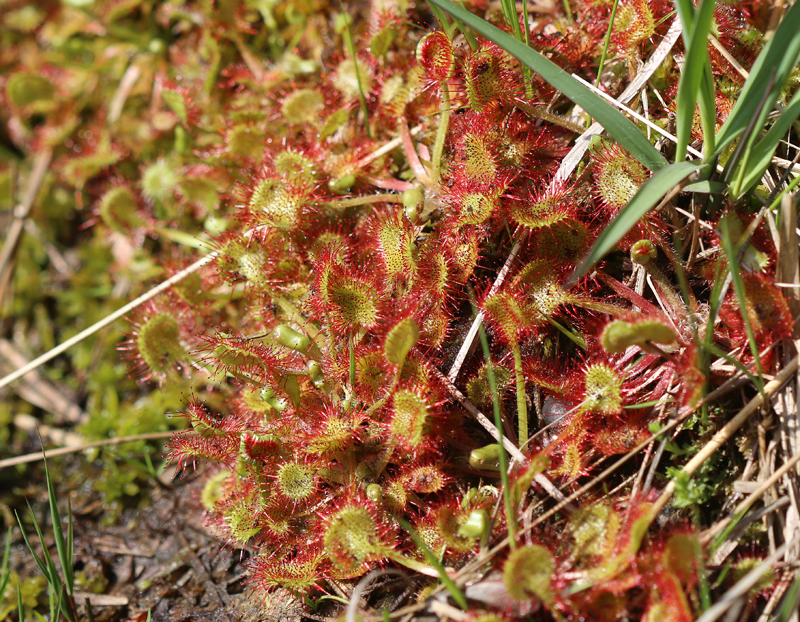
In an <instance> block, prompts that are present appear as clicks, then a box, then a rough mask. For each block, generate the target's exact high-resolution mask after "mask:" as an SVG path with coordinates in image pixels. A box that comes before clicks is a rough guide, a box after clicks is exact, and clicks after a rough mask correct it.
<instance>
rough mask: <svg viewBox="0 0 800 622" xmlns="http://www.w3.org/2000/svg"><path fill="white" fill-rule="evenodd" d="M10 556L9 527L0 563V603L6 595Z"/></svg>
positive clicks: (9, 575) (9, 576)
mask: <svg viewBox="0 0 800 622" xmlns="http://www.w3.org/2000/svg"><path fill="white" fill-rule="evenodd" d="M10 554H11V526H10V525H9V527H8V534H7V535H6V548H5V550H4V551H3V561H2V562H1V563H0V602H2V600H3V596H4V595H5V593H6V586H7V585H8V580H9V579H10V578H11V572H10V571H9V569H8V556H9V555H10Z"/></svg>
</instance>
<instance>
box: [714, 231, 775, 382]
mask: <svg viewBox="0 0 800 622" xmlns="http://www.w3.org/2000/svg"><path fill="white" fill-rule="evenodd" d="M730 218H735V216H730V215H728V216H725V217H724V218H722V219H721V220H720V221H719V225H718V227H717V231H718V232H719V234H720V245H721V246H722V251H723V252H724V253H725V256H726V258H727V260H728V270H730V273H731V280H732V282H733V290H734V292H735V293H736V300H737V302H738V303H739V309H740V310H741V313H742V320H744V328H745V332H746V333H747V341H748V342H749V344H750V353H751V354H752V355H753V361H754V362H755V364H756V371H757V372H758V378H759V383H758V384H757V386H758V389H759V391H761V390H762V387H763V386H764V378H763V374H762V371H761V357H760V356H759V353H758V343H756V337H755V334H754V333H753V327H752V325H751V323H750V317H749V314H748V313H747V292H746V290H745V285H744V279H742V267H741V265H739V258H738V256H737V250H738V249H737V248H736V247H735V243H734V241H733V234H732V232H731V224H730Z"/></svg>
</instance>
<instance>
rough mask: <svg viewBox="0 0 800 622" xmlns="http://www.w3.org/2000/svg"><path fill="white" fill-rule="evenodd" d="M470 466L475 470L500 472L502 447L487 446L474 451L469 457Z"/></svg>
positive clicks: (494, 444)
mask: <svg viewBox="0 0 800 622" xmlns="http://www.w3.org/2000/svg"><path fill="white" fill-rule="evenodd" d="M469 465H470V466H471V467H472V468H473V469H483V470H484V471H499V470H500V446H499V445H498V444H497V443H492V444H491V445H486V447H480V448H478V449H474V450H472V453H470V455H469Z"/></svg>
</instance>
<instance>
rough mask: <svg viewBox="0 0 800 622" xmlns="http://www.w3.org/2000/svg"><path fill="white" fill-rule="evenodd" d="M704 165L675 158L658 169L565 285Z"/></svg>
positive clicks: (602, 234)
mask: <svg viewBox="0 0 800 622" xmlns="http://www.w3.org/2000/svg"><path fill="white" fill-rule="evenodd" d="M701 167H702V165H701V164H698V163H694V162H675V163H674V164H670V165H669V166H667V167H666V168H662V169H661V170H660V171H658V172H656V173H655V174H654V175H653V176H652V177H651V178H650V179H648V180H647V181H646V182H645V183H644V185H643V186H642V187H641V188H639V192H637V193H636V195H635V196H634V197H633V198H632V199H631V200H630V203H628V204H627V205H626V206H625V207H623V208H622V209H621V210H620V212H619V214H617V215H616V216H615V217H614V220H612V221H611V222H610V223H609V225H608V226H607V227H606V228H605V229H603V231H602V233H601V234H600V235H599V236H598V237H597V240H595V243H594V246H592V248H591V250H590V251H589V253H588V254H587V255H586V257H585V258H584V260H583V261H582V262H581V264H580V265H579V266H578V267H577V268H576V269H575V272H573V274H572V276H570V277H569V279H567V282H566V283H564V287H571V286H572V285H574V284H575V283H576V282H577V281H578V279H579V278H581V277H582V276H583V275H584V274H586V273H587V272H588V271H589V269H590V268H591V267H592V266H593V265H594V264H595V262H597V261H598V260H599V259H601V258H602V257H603V256H604V255H605V254H606V253H608V252H609V251H610V250H611V249H612V248H614V246H615V245H616V243H617V242H619V241H620V240H621V239H622V238H623V236H624V235H625V234H626V233H628V231H630V230H631V228H632V227H633V226H634V225H635V224H636V223H637V222H639V220H640V219H641V218H642V217H643V216H645V215H646V214H647V212H649V211H650V210H651V209H652V208H653V207H654V206H655V205H656V204H657V203H658V202H659V201H660V200H661V198H662V197H663V196H664V195H665V194H666V193H667V192H669V191H670V190H672V189H673V188H674V187H675V186H677V185H678V184H681V183H683V182H685V181H686V180H687V178H688V177H689V176H690V175H691V174H692V173H694V172H696V171H698V170H699V169H700V168H701Z"/></svg>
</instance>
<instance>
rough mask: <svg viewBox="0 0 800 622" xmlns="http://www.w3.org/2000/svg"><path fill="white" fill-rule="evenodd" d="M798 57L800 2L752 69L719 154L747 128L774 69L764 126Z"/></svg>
mask: <svg viewBox="0 0 800 622" xmlns="http://www.w3.org/2000/svg"><path fill="white" fill-rule="evenodd" d="M798 60H800V3H795V4H793V5H792V6H791V7H790V8H789V10H788V11H786V13H785V14H784V16H783V20H782V21H781V23H780V25H779V26H778V28H777V29H776V30H775V34H774V35H773V36H772V38H771V39H770V40H769V41H768V42H767V43H766V45H765V46H764V48H763V49H762V50H761V53H760V54H759V55H758V58H757V59H756V62H755V64H754V65H753V67H752V69H750V77H749V78H748V79H747V81H746V82H745V84H744V87H743V88H742V90H741V92H740V93H739V95H738V96H737V98H736V104H735V105H734V106H733V110H732V111H731V113H730V115H729V116H728V119H727V120H726V121H725V123H724V124H723V125H722V127H721V128H720V130H719V133H718V134H717V145H716V154H719V153H721V152H722V150H723V149H725V147H727V146H728V145H729V144H730V143H731V141H732V140H734V139H735V138H736V137H737V136H739V135H740V134H741V133H742V132H743V131H744V130H745V128H746V127H747V125H748V123H749V122H750V120H751V118H752V117H753V116H754V115H755V114H756V112H757V110H758V105H759V102H760V101H761V98H762V95H763V94H764V92H765V91H766V90H767V87H768V86H769V83H770V80H771V79H772V74H773V71H774V72H775V82H774V84H773V86H772V89H771V91H770V94H769V97H768V98H767V105H766V106H764V109H763V110H762V111H761V114H760V115H759V119H758V122H757V124H756V127H762V126H763V125H764V119H766V115H767V114H768V113H769V111H770V110H771V109H772V105H773V103H774V102H775V100H776V99H777V97H778V94H779V93H780V91H781V89H782V88H783V85H784V84H785V83H786V80H787V79H788V77H789V75H790V73H791V72H792V70H793V69H794V67H795V65H796V64H797V63H798Z"/></svg>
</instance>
